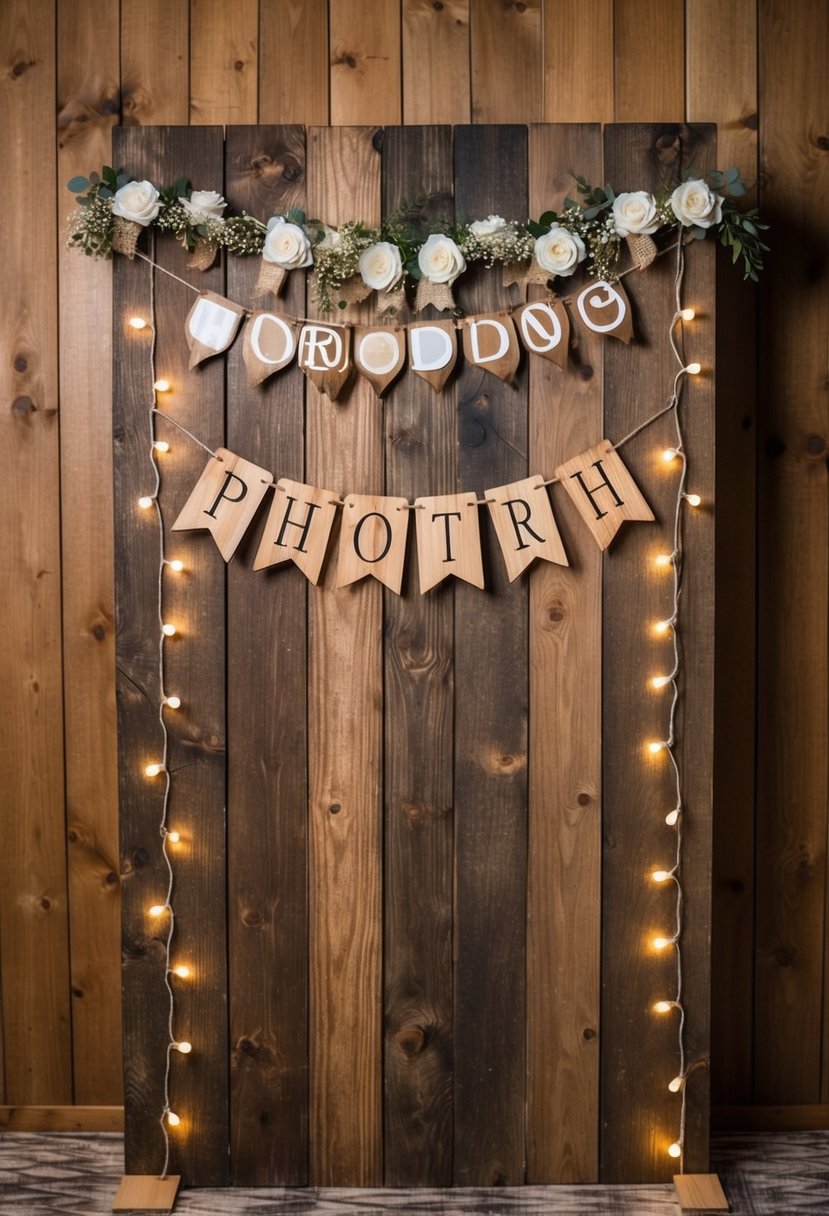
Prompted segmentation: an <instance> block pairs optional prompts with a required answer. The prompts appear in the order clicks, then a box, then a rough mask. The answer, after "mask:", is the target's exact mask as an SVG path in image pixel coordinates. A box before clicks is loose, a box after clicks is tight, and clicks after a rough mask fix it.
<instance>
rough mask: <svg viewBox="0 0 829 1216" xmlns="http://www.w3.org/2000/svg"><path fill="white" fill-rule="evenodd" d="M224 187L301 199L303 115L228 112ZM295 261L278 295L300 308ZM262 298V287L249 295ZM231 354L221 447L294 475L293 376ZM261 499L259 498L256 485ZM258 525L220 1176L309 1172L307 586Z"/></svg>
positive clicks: (245, 274) (236, 833) (298, 397)
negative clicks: (227, 1164) (278, 560)
mask: <svg viewBox="0 0 829 1216" xmlns="http://www.w3.org/2000/svg"><path fill="white" fill-rule="evenodd" d="M226 182H227V198H228V202H229V203H230V205H231V207H232V208H233V210H234V211H236V212H238V211H241V210H245V211H247V212H248V213H249V214H251V215H256V216H258V217H259V218H261V219H262V220H267V219H268V217H269V216H271V215H284V214H285V212H287V211H288V210H289V209H290V208H291V207H294V206H304V205H305V133H304V131H303V129H302V128H301V127H256V128H253V127H231V128H230V129H229V130H228V133H227V154H226ZM259 264H260V263H259V259H258V258H231V259H229V261H228V284H227V289H228V295H229V297H230V298H231V299H232V300H236V301H239V302H243V303H247V302H251V301H252V299H253V292H254V288H255V286H256V279H257V276H258V273H259ZM304 287H305V284H304V275H302V274H295V275H291V276H290V280H289V283H288V285H287V287H286V293H285V295H284V298H282V299H281V300H280V302H279V305H278V309H279V310H280V311H281V310H282V309H283V308H285V309H287V310H288V311H289V312H290V313H292V314H294V315H296V316H302V315H303V313H304V311H305V290H304ZM260 306H261V302H260ZM241 354H242V351H241V343H240V342H238V341H237V342H236V343H235V345H234V347H233V348H232V350H231V351H230V353H229V354H228V398H229V404H228V446H229V447H230V449H231V451H234V452H238V453H240V454H241V455H244V456H245V457H246V458H247V459H250V460H253V461H255V463H257V464H259V465H260V466H261V467H263V468H266V469H270V470H271V471H272V472H273V473H274V476H275V477H281V476H287V477H291V478H293V479H295V480H298V481H301V480H302V479H303V476H304V451H303V449H304V436H303V428H304V409H303V404H304V401H303V381H304V376H303V375H302V372H301V371H300V370H299V368H298V367H297V366H292V367H290V368H286V369H285V370H284V371H282V372H280V373H279V375H277V376H274V377H273V378H272V379H270V380H267V381H266V382H265V383H264V385H262V386H261V387H257V388H254V389H250V388H248V387H247V377H246V371H245V367H244V364H243V362H242V358H241ZM268 501H270V500H268ZM258 531H259V529H253V530H252V532H251V533H250V534H249V535H248V537H246V538H245V540H244V541H243V542H242V545H241V546H240V548H239V550H238V551H237V554H236V557H235V559H234V561H233V562H231V564H230V567H229V569H228V673H229V676H228V722H229V728H228V729H229V738H228V806H229V811H230V815H231V822H232V824H233V831H232V832H231V834H230V837H229V841H228V886H229V890H228V912H229V924H228V935H229V942H228V946H229V958H230V993H231V1000H230V1041H231V1141H230V1146H231V1177H232V1180H233V1183H234V1185H236V1186H253V1185H257V1184H258V1185H273V1184H275V1183H284V1184H289V1185H302V1184H303V1183H305V1182H307V1178H308V1026H307V1022H308V992H307V988H308V907H307V904H308V897H307V894H308V893H307V814H308V811H307V805H308V794H307V770H306V764H307V756H306V750H307V749H306V738H305V732H306V705H305V681H306V594H305V587H306V583H305V579H304V577H303V575H302V574H301V573H300V571H299V570H296V569H295V568H294V567H293V566H291V567H287V568H286V567H284V566H283V567H280V568H279V569H278V570H275V571H271V572H270V574H268V573H263V572H262V571H259V572H257V571H254V570H253V557H254V555H255V553H256V547H257V545H258V539H259V538H258V535H256V533H258Z"/></svg>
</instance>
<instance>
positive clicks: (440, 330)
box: [406, 321, 458, 393]
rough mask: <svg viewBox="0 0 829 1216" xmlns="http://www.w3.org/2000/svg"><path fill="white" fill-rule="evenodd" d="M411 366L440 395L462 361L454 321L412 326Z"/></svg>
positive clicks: (423, 322)
mask: <svg viewBox="0 0 829 1216" xmlns="http://www.w3.org/2000/svg"><path fill="white" fill-rule="evenodd" d="M406 328H407V330H408V338H409V366H410V367H411V369H412V371H413V372H416V373H417V374H418V376H422V377H423V379H424V380H426V381H428V383H429V384H431V386H432V388H433V389H434V390H435V392H436V393H439V392H440V390H441V389H442V388H443V386H444V384H445V383H446V381H447V380H448V379H449V377H450V376H451V375H452V371H453V369H454V367H455V363H456V362H457V359H458V335H457V333H456V332H455V325H454V322H452V321H415V322H413V323H412V324H410V325H408V326H407V327H406Z"/></svg>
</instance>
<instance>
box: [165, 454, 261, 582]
mask: <svg viewBox="0 0 829 1216" xmlns="http://www.w3.org/2000/svg"><path fill="white" fill-rule="evenodd" d="M272 484H273V477H272V475H271V473H270V472H269V471H268V470H267V469H260V468H259V466H258V465H256V464H251V462H250V461H249V460H243V459H242V457H241V456H235V455H234V454H233V452H229V451H228V450H227V448H219V450H218V451H217V452H216V454H215V456H211V457H210V459H209V460H208V462H207V464H206V465H205V467H204V470H203V471H202V475H201V477H200V478H199V480H198V481H197V482H196V484H195V486H194V487H193V490H192V493H191V494H190V497H189V498H188V499H187V502H186V503H185V504H184V506H183V507H182V509H181V512H180V514H179V517H178V519H177V520H176V522H175V523H174V524H173V531H174V532H188V531H190V530H191V529H199V528H205V529H206V530H207V531H208V532H210V534H211V535H212V537H213V539H214V541H215V542H216V545H217V547H218V550H219V552H220V553H221V555H222V557H223V558H224V559H225V561H226V562H229V561H230V559H231V557H233V554H234V553H235V552H236V549H237V547H238V545H239V542H240V541H241V539H242V537H243V536H244V534H245V532H246V531H247V529H248V526H249V525H250V522H251V520H252V519H253V517H254V515H255V514H256V509H257V507H258V506H259V504H260V502H261V501H262V499H263V498H264V496H265V493H266V491H267V489H268V486H269V485H272Z"/></svg>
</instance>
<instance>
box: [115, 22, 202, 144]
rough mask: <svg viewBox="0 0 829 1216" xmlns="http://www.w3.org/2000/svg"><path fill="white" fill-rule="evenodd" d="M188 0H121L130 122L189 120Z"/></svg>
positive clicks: (125, 105)
mask: <svg viewBox="0 0 829 1216" xmlns="http://www.w3.org/2000/svg"><path fill="white" fill-rule="evenodd" d="M188 39H189V0H121V112H122V121H123V122H124V124H125V125H126V126H133V125H135V124H140V125H141V126H152V125H154V124H158V123H172V122H179V123H185V122H187V120H188V116H189V112H190V96H189V92H190V88H189V62H190V55H189V46H188Z"/></svg>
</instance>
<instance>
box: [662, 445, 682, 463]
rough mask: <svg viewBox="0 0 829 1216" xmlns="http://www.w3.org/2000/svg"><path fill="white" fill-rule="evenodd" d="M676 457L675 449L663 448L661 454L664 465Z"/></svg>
mask: <svg viewBox="0 0 829 1216" xmlns="http://www.w3.org/2000/svg"><path fill="white" fill-rule="evenodd" d="M678 455H679V452H678V451H677V450H676V448H665V449H664V451H663V452H662V459H663V460H664V461H665V464H670V463H671V462H672V461H673V460H676V458H677V456H678Z"/></svg>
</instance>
